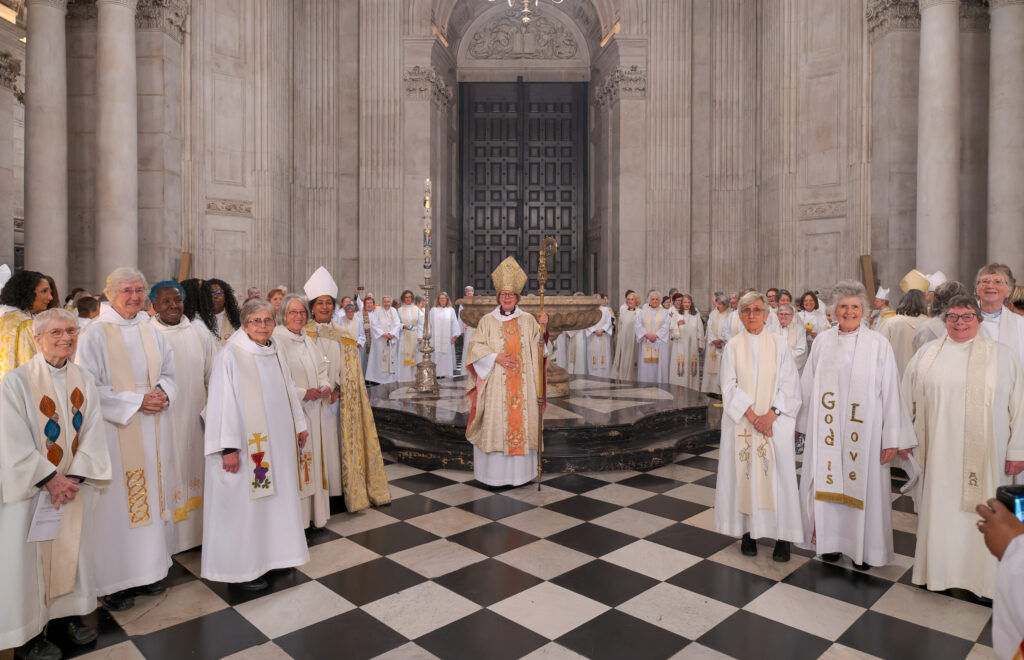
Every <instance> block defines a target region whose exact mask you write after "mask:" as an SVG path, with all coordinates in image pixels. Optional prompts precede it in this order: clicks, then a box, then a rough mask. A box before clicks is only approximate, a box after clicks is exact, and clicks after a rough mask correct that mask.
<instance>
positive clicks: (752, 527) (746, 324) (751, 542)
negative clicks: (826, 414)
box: [715, 291, 804, 562]
mask: <svg viewBox="0 0 1024 660" xmlns="http://www.w3.org/2000/svg"><path fill="white" fill-rule="evenodd" d="M738 311H739V317H740V321H741V323H742V324H743V329H742V330H740V331H739V333H737V334H736V335H735V336H734V337H733V338H732V339H731V340H730V341H729V343H728V344H726V345H725V354H724V357H723V360H722V369H721V385H722V405H723V407H724V408H723V413H724V414H723V415H722V442H721V448H720V449H719V454H720V458H719V461H720V467H719V470H718V483H717V485H716V487H715V531H717V532H719V533H721V534H728V535H729V536H740V535H742V536H743V541H742V543H741V544H740V550H741V552H742V553H743V554H744V555H747V556H753V555H756V554H757V542H756V539H758V538H762V537H768V538H774V539H777V541H776V543H775V550H774V552H773V553H772V558H773V559H774V560H775V561H779V562H786V561H789V558H790V542H796V543H802V542H803V540H804V530H803V523H802V521H801V516H800V499H799V494H798V491H797V481H796V455H795V447H794V443H793V438H794V427H795V424H796V420H795V417H796V414H797V412H798V411H799V410H800V377H799V374H798V373H797V370H796V364H795V363H794V362H793V356H792V354H791V353H790V350H789V344H788V343H787V342H786V340H784V339H783V338H782V337H780V336H778V335H776V334H774V333H772V332H770V331H767V329H766V328H765V323H766V322H767V320H768V300H767V298H765V296H764V294H762V293H759V292H757V291H750V292H748V293H746V294H745V295H744V296H743V297H742V298H740V301H739V308H738Z"/></svg>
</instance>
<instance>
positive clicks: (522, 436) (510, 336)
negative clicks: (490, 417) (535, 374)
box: [501, 319, 526, 456]
mask: <svg viewBox="0 0 1024 660" xmlns="http://www.w3.org/2000/svg"><path fill="white" fill-rule="evenodd" d="M501 336H502V339H503V340H504V347H505V352H506V353H508V354H509V355H512V356H514V357H513V359H514V360H515V362H514V364H513V365H512V367H511V368H509V369H506V370H505V412H506V413H507V414H506V417H505V420H506V421H505V454H506V455H507V456H525V455H526V432H525V431H526V424H525V419H524V415H523V405H524V402H525V397H526V391H525V388H524V386H523V342H522V337H520V336H519V322H518V320H517V319H512V320H511V321H505V322H503V323H502V324H501Z"/></svg>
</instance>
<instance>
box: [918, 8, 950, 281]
mask: <svg viewBox="0 0 1024 660" xmlns="http://www.w3.org/2000/svg"><path fill="white" fill-rule="evenodd" d="M959 5H960V3H959V0H921V2H920V6H921V69H920V78H919V84H918V102H917V131H918V133H917V264H916V265H917V268H918V269H920V270H923V271H924V272H928V273H931V272H934V271H938V270H941V271H942V272H944V273H945V274H946V276H947V277H949V278H950V279H956V278H957V277H959V276H960V269H959V248H958V232H959V229H958V228H959V215H960V214H959V204H960V197H959V188H960V167H959V165H960V16H959Z"/></svg>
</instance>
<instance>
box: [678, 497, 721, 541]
mask: <svg viewBox="0 0 1024 660" xmlns="http://www.w3.org/2000/svg"><path fill="white" fill-rule="evenodd" d="M698 488H699V486H698ZM682 522H684V523H686V524H687V525H693V526H694V527H700V528H701V529H706V530H708V531H709V532H713V531H715V510H714V509H705V510H704V511H701V512H700V513H698V514H697V515H695V516H693V517H691V518H687V519H686V520H683V521H682Z"/></svg>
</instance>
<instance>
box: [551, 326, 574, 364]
mask: <svg viewBox="0 0 1024 660" xmlns="http://www.w3.org/2000/svg"><path fill="white" fill-rule="evenodd" d="M548 343H549V344H550V343H551V342H550V341H549V342H548ZM551 359H552V360H554V362H555V364H556V365H558V366H559V367H561V368H563V369H565V370H566V371H568V370H569V338H568V336H567V335H566V333H565V332H560V333H558V337H557V338H556V339H555V344H554V351H553V352H552V355H551Z"/></svg>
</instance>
